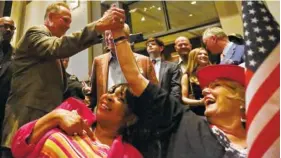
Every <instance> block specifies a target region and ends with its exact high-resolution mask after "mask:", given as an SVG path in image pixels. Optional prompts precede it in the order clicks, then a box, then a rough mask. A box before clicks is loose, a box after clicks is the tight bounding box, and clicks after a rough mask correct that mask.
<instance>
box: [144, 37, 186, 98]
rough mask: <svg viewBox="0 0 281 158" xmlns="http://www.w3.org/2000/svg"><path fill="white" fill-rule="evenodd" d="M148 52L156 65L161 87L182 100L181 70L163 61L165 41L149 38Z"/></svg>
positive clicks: (173, 64)
mask: <svg viewBox="0 0 281 158" xmlns="http://www.w3.org/2000/svg"><path fill="white" fill-rule="evenodd" d="M146 50H147V52H148V54H149V57H150V60H151V61H152V63H153V64H154V70H155V73H156V77H157V79H158V81H159V85H160V87H161V88H163V89H165V90H166V91H167V92H168V93H170V94H171V95H173V96H175V97H176V98H178V99H181V85H180V79H181V70H180V68H179V65H178V64H176V63H172V62H168V61H164V60H162V59H161V53H162V52H163V50H164V43H163V41H161V40H160V39H157V38H149V39H148V40H147V41H146Z"/></svg>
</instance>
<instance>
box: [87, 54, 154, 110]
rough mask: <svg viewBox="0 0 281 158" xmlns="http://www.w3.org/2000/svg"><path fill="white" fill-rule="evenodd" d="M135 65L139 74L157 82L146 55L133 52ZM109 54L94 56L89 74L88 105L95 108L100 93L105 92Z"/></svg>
mask: <svg viewBox="0 0 281 158" xmlns="http://www.w3.org/2000/svg"><path fill="white" fill-rule="evenodd" d="M134 56H135V59H136V62H137V65H138V67H139V69H140V72H141V74H142V75H143V76H144V77H145V78H147V79H148V80H150V81H151V82H152V83H154V84H158V80H157V78H156V75H155V71H154V68H153V65H152V63H151V61H150V60H149V58H148V57H146V56H144V55H141V54H137V53H134ZM110 57H111V54H110V53H106V54H103V55H100V56H97V57H95V58H94V61H93V67H92V74H91V83H92V85H91V87H92V92H91V103H90V107H91V108H95V106H96V104H97V103H98V101H99V98H100V97H101V95H102V94H104V93H106V92H107V81H108V65H109V60H110Z"/></svg>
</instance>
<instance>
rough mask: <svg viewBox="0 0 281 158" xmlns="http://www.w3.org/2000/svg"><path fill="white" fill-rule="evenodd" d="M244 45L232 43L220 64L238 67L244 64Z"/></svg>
mask: <svg viewBox="0 0 281 158" xmlns="http://www.w3.org/2000/svg"><path fill="white" fill-rule="evenodd" d="M244 50H245V45H238V44H235V43H233V44H232V46H231V47H230V49H229V50H228V52H227V53H226V55H225V57H224V59H223V60H222V61H221V62H220V64H234V65H239V64H241V63H243V62H244Z"/></svg>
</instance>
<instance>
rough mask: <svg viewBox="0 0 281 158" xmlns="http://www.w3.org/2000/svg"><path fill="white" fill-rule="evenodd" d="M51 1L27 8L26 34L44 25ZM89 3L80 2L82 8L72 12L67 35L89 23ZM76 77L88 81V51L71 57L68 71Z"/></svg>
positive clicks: (33, 2)
mask: <svg viewBox="0 0 281 158" xmlns="http://www.w3.org/2000/svg"><path fill="white" fill-rule="evenodd" d="M51 3H53V2H50V1H32V2H30V3H29V4H28V5H27V6H26V14H25V24H24V29H23V30H24V32H26V30H27V29H28V28H29V27H31V26H34V25H42V24H44V14H45V10H46V8H47V6H48V5H49V4H51ZM87 11H88V10H87V1H80V6H79V7H78V8H76V9H74V10H73V11H72V23H71V26H70V29H69V30H68V31H67V33H66V34H70V33H72V32H76V31H79V30H81V29H82V28H83V27H84V26H85V25H86V24H87V23H88V22H87V16H88V14H87ZM66 71H67V72H69V73H70V74H74V75H76V76H77V77H78V78H79V80H87V79H88V50H87V49H86V50H84V51H82V52H79V53H78V54H76V55H74V56H72V57H70V62H69V66H68V68H67V70H66Z"/></svg>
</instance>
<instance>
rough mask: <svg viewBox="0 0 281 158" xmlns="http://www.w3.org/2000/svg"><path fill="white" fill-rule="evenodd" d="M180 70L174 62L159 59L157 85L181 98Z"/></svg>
mask: <svg viewBox="0 0 281 158" xmlns="http://www.w3.org/2000/svg"><path fill="white" fill-rule="evenodd" d="M180 80H181V70H180V68H179V66H178V65H177V64H175V63H172V62H168V61H161V65H160V72H159V85H160V87H161V88H163V89H165V90H166V91H167V92H168V93H169V94H171V95H173V96H174V97H176V98H177V99H180V100H181V81H180Z"/></svg>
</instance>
